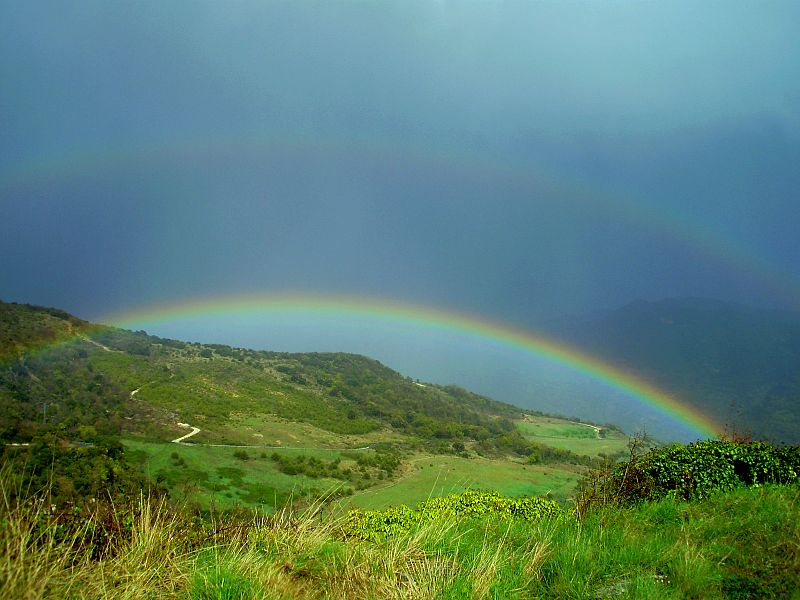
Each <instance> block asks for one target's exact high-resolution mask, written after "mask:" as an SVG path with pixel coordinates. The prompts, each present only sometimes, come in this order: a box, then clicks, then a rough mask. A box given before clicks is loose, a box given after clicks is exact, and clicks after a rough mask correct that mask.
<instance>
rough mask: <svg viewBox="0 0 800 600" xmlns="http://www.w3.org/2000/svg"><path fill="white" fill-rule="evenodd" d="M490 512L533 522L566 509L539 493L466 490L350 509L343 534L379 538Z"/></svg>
mask: <svg viewBox="0 0 800 600" xmlns="http://www.w3.org/2000/svg"><path fill="white" fill-rule="evenodd" d="M485 515H494V516H501V517H506V518H510V517H516V518H520V519H523V520H526V521H531V522H535V521H538V520H540V519H561V518H564V517H565V515H566V513H565V512H564V509H563V508H561V506H560V505H559V504H558V503H557V502H555V501H554V500H550V499H548V498H542V497H528V498H507V497H504V496H501V495H499V494H497V493H495V492H480V491H476V490H469V491H466V492H464V493H462V494H452V495H450V496H444V497H441V498H431V499H430V500H426V501H424V502H421V503H419V504H417V507H416V509H411V508H409V507H408V506H406V505H405V504H401V505H400V506H396V507H393V508H389V509H387V510H383V511H358V510H353V511H350V513H349V514H348V517H347V521H346V522H345V524H344V527H343V529H344V532H345V533H346V535H349V536H352V537H358V538H361V539H365V540H382V539H385V538H386V537H388V536H392V535H397V534H400V533H405V532H407V531H409V530H410V529H412V528H414V527H417V526H419V525H423V524H427V523H431V522H434V521H439V520H441V521H446V522H453V521H456V520H458V519H463V518H468V517H477V516H485Z"/></svg>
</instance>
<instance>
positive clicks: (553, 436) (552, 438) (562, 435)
mask: <svg viewBox="0 0 800 600" xmlns="http://www.w3.org/2000/svg"><path fill="white" fill-rule="evenodd" d="M515 423H516V425H517V427H518V428H519V429H520V431H522V434H523V435H524V436H525V438H526V439H528V440H530V441H532V442H535V443H538V444H544V445H545V446H553V447H555V448H562V449H563V450H569V451H571V452H574V453H575V454H579V455H584V454H585V455H587V456H599V455H601V454H604V455H607V456H611V455H614V454H617V453H619V452H622V451H624V450H625V448H626V446H627V443H628V436H626V435H625V434H623V433H621V432H619V431H615V430H613V429H611V430H606V432H605V434H604V435H605V437H603V438H599V437H598V435H597V432H596V431H595V430H594V429H593V428H591V427H587V426H585V425H579V424H576V423H571V422H569V421H565V420H563V419H554V418H548V417H538V418H537V417H528V418H527V419H525V420H519V421H516V422H515Z"/></svg>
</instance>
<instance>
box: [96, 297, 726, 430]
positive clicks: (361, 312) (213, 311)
mask: <svg viewBox="0 0 800 600" xmlns="http://www.w3.org/2000/svg"><path fill="white" fill-rule="evenodd" d="M256 312H267V313H275V314H277V313H281V312H283V313H287V314H302V313H311V314H317V315H322V316H330V317H331V318H335V317H336V316H337V315H338V316H340V317H344V316H358V317H360V318H371V319H376V320H378V321H382V322H387V323H396V324H400V325H402V324H403V323H408V324H413V325H416V326H424V327H427V328H431V329H437V330H445V331H450V332H455V333H459V334H462V335H468V336H472V337H475V338H478V339H483V340H487V341H491V342H494V343H499V344H502V345H505V346H509V347H512V348H515V349H518V350H521V351H523V352H527V353H530V354H532V355H535V356H537V357H540V358H544V359H546V360H549V361H551V362H554V363H557V364H560V365H563V366H566V367H569V368H571V369H573V370H575V371H576V372H578V373H582V374H584V375H588V376H590V377H592V378H594V379H596V380H598V381H601V382H603V383H605V384H606V385H608V386H610V387H612V388H614V389H616V390H618V391H620V392H622V393H624V394H626V395H628V396H630V397H632V398H634V399H635V400H637V401H638V402H640V403H641V404H643V405H646V406H649V407H651V408H653V409H655V410H657V411H658V412H660V413H661V414H664V415H666V416H668V417H670V418H672V419H675V420H677V421H678V422H680V423H682V424H684V425H685V426H687V427H689V428H690V429H691V430H693V431H695V432H696V433H697V434H698V436H699V437H704V438H708V437H716V436H717V435H718V433H719V431H720V428H719V426H718V425H717V424H716V423H714V422H713V421H712V420H711V419H709V418H708V417H706V416H705V415H703V414H701V413H700V412H699V411H697V410H695V409H694V408H692V407H690V406H688V405H687V404H685V403H683V402H681V401H680V400H679V399H677V398H676V397H675V396H673V395H671V394H669V393H667V392H665V391H663V390H661V389H659V388H657V387H656V386H654V385H652V384H650V383H648V382H647V381H644V380H643V379H641V378H639V377H637V376H635V375H633V374H631V373H628V372H626V371H624V370H622V369H620V368H618V367H616V366H614V365H611V364H609V363H608V362H605V361H603V360H600V359H599V358H597V357H594V356H591V355H589V354H587V353H585V352H583V351H581V350H578V349H576V348H574V347H572V346H569V345H567V344H564V343H562V342H559V341H557V340H554V339H552V338H549V337H546V336H544V335H540V334H538V333H535V332H531V331H526V330H522V329H517V328H514V327H511V326H509V325H506V324H503V323H499V322H495V321H491V320H488V319H485V318H483V317H478V316H474V315H469V314H466V313H461V312H456V311H450V310H442V309H439V308H433V307H428V306H422V305H417V304H406V303H401V302H396V301H393V300H384V299H376V298H363V297H349V296H332V295H313V294H266V295H265V294H257V295H245V296H225V297H215V298H205V299H199V300H191V301H188V302H178V303H174V304H166V305H159V306H154V307H149V308H142V309H136V310H132V311H129V312H123V313H118V314H114V315H107V316H105V317H103V318H102V319H100V320H101V322H105V323H108V324H112V325H116V326H120V327H131V328H139V327H141V326H143V325H153V324H157V323H159V322H167V321H171V320H176V319H180V318H191V317H213V316H224V315H236V314H247V313H256Z"/></svg>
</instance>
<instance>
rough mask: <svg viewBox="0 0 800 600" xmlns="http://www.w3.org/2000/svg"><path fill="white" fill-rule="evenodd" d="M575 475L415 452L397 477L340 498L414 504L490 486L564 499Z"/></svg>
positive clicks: (351, 502)
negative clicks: (394, 479) (419, 454)
mask: <svg viewBox="0 0 800 600" xmlns="http://www.w3.org/2000/svg"><path fill="white" fill-rule="evenodd" d="M577 479H578V472H577V470H570V469H568V468H566V467H565V466H539V465H526V464H524V463H521V462H519V461H512V460H509V459H506V460H487V459H483V458H472V459H465V458H461V457H458V456H432V455H421V456H417V457H414V458H412V459H411V461H409V463H408V465H407V472H406V473H405V474H404V475H402V476H401V477H400V478H399V479H398V480H397V481H393V482H390V483H387V484H385V485H381V486H377V487H375V488H373V489H369V490H364V491H362V492H360V493H358V494H356V495H354V496H353V497H352V498H348V499H346V500H343V501H342V502H341V503H342V504H343V505H344V506H353V507H357V508H368V509H376V508H385V507H387V506H393V505H397V504H404V503H405V504H416V503H417V502H420V501H422V500H425V499H427V498H430V497H435V496H445V495H447V494H452V493H458V492H462V491H464V490H466V489H479V490H495V491H497V492H499V493H501V494H503V495H505V496H512V497H516V496H534V495H544V494H548V493H551V494H552V495H553V496H554V497H556V498H558V499H560V500H565V499H566V497H567V496H568V495H569V493H570V492H571V491H572V489H573V488H574V487H575V483H576V482H577Z"/></svg>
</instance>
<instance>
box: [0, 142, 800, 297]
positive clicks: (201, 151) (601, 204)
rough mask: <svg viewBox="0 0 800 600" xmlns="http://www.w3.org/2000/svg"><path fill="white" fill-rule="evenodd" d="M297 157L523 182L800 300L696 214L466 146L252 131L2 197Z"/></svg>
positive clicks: (21, 175)
mask: <svg viewBox="0 0 800 600" xmlns="http://www.w3.org/2000/svg"><path fill="white" fill-rule="evenodd" d="M293 153H301V154H303V155H306V154H308V153H315V154H319V155H320V156H345V155H354V156H358V157H359V160H365V157H370V159H375V160H379V161H382V162H385V163H386V164H395V165H405V164H408V165H428V166H429V167H430V168H432V169H434V170H452V171H454V172H457V173H464V174H465V176H469V177H472V178H475V177H477V178H479V179H486V180H488V181H507V182H516V184H518V185H520V186H521V187H522V188H523V189H527V190H528V191H529V192H530V193H531V195H532V198H535V197H540V196H542V194H544V197H546V198H549V199H550V200H551V201H552V200H554V199H555V200H557V201H558V202H566V203H568V204H571V205H575V206H580V207H583V208H585V209H586V210H587V211H597V212H598V214H601V215H604V216H605V217H610V218H613V219H618V220H621V221H623V222H627V223H629V224H630V226H631V227H632V228H641V230H643V231H647V232H650V233H652V234H653V235H655V236H658V237H661V238H663V239H664V240H665V241H668V242H669V243H672V244H674V245H675V247H676V248H685V249H689V250H691V251H692V252H693V253H694V255H695V256H696V257H697V258H699V259H703V260H707V261H710V262H711V264H716V265H718V266H720V267H723V268H724V269H726V270H731V271H732V272H734V273H738V274H739V275H742V276H744V277H745V278H746V280H747V281H749V282H751V283H752V284H753V286H757V287H758V288H759V289H763V290H764V293H765V294H766V295H770V296H775V295H778V296H779V297H781V298H784V299H785V300H788V301H790V302H791V303H792V304H797V303H798V302H800V280H798V275H797V273H796V272H795V271H794V270H793V269H789V268H787V267H785V266H781V265H777V264H775V263H774V261H773V260H771V259H769V258H768V257H766V256H764V255H763V254H762V253H760V252H758V251H757V250H756V249H755V248H748V247H746V246H744V245H742V243H741V242H740V241H739V240H737V239H735V238H733V237H731V236H724V235H721V234H720V233H719V232H714V231H712V230H710V229H709V228H708V226H707V224H705V223H703V222H701V221H698V220H697V219H696V218H694V217H691V216H689V215H685V214H683V215H681V214H677V213H673V212H670V211H669V210H667V208H666V207H665V206H657V205H654V204H653V203H652V202H647V201H645V200H644V199H642V198H636V197H626V196H624V195H622V194H620V193H619V192H613V193H612V192H609V191H603V190H602V189H601V188H599V187H597V186H596V185H592V186H591V187H589V186H587V185H585V184H581V183H580V182H579V181H576V180H575V179H574V177H571V176H569V175H566V174H563V173H558V172H556V170H555V169H554V168H553V167H552V166H548V167H546V168H542V165H539V167H538V169H537V170H536V171H533V170H532V167H531V165H529V164H524V165H523V164H515V163H513V162H512V161H509V160H507V159H504V160H502V161H501V160H498V159H497V158H495V157H493V156H489V155H482V154H471V153H469V152H467V151H465V150H464V149H463V148H461V147H442V148H441V149H439V150H438V151H437V150H436V149H431V148H427V147H422V146H419V145H414V144H412V145H407V146H404V145H402V144H398V143H396V142H392V143H391V144H389V143H388V142H387V141H386V140H383V139H380V138H360V139H347V140H345V139H341V138H337V137H335V136H333V137H324V136H323V137H320V136H314V137H311V136H304V135H300V134H297V133H286V134H280V133H274V132H271V133H266V132H262V133H258V132H252V131H248V132H246V133H244V132H242V133H239V134H234V135H230V136H227V137H223V138H219V137H215V138H203V137H199V138H187V139H181V140H177V141H172V142H151V143H144V144H139V145H136V144H126V145H114V144H111V145H108V146H102V147H100V146H98V147H94V148H90V147H86V148H82V149H79V150H77V151H73V152H72V153H68V154H64V155H54V156H43V157H37V158H35V159H32V160H28V161H18V162H17V163H14V162H11V163H9V164H8V165H7V167H6V168H5V169H0V193H3V192H4V191H5V190H4V188H6V187H7V188H8V190H14V189H16V188H17V187H18V186H22V187H26V186H29V185H31V186H36V185H40V184H41V182H42V181H51V180H59V179H69V178H75V177H78V178H79V177H82V176H86V175H94V174H96V173H104V172H105V173H113V172H115V171H117V170H124V169H131V168H135V169H143V170H145V171H147V170H150V169H153V168H155V167H156V166H157V165H163V164H169V163H170V162H175V163H178V164H180V163H192V162H197V161H209V160H211V161H213V160H218V159H219V158H220V157H225V156H232V155H243V156H258V157H260V158H261V159H263V160H265V161H268V160H270V158H271V157H273V156H286V155H289V154H293Z"/></svg>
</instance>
